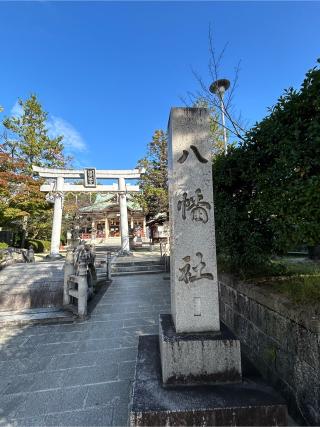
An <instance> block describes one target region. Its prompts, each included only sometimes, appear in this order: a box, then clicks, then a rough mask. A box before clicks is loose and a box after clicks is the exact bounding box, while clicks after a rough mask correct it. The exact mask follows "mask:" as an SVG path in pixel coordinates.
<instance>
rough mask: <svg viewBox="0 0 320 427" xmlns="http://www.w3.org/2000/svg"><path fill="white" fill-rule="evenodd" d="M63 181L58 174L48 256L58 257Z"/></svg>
mask: <svg viewBox="0 0 320 427" xmlns="http://www.w3.org/2000/svg"><path fill="white" fill-rule="evenodd" d="M63 183H64V179H63V177H61V176H58V177H57V191H56V193H55V194H54V207H53V223H52V232H51V249H50V257H52V258H58V257H60V255H59V248H60V236H61V225H62V209H63Z"/></svg>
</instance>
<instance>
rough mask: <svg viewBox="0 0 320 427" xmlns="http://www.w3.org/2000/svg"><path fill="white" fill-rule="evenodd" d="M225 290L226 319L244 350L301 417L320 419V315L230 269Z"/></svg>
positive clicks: (310, 422) (222, 291)
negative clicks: (237, 277) (243, 279)
mask: <svg viewBox="0 0 320 427" xmlns="http://www.w3.org/2000/svg"><path fill="white" fill-rule="evenodd" d="M219 290H220V315H221V320H222V321H223V322H224V323H225V324H226V325H227V326H228V327H229V328H230V329H231V330H232V331H233V332H234V333H235V334H236V335H237V337H238V338H239V339H240V340H241V347H242V351H243V352H244V353H245V354H246V355H247V356H248V358H249V359H250V360H251V362H253V363H254V365H255V366H256V367H257V368H258V369H259V371H260V372H261V374H262V375H263V376H264V377H265V378H266V379H267V380H268V381H269V382H270V383H272V384H273V386H274V387H275V388H276V389H278V390H279V391H280V392H281V393H282V395H283V396H284V397H285V398H286V399H287V402H288V408H289V412H290V413H291V414H292V416H293V417H294V418H295V419H296V420H297V421H298V422H300V423H302V424H306V425H320V328H319V319H318V320H317V319H316V318H315V317H314V316H313V315H312V313H308V312H304V311H302V310H300V311H299V310H297V307H295V306H293V305H292V304H291V303H290V302H289V301H288V300H287V299H285V298H284V297H281V296H278V295H272V294H270V293H269V292H266V291H264V290H263V289H261V288H259V287H258V286H256V285H254V284H248V283H243V282H237V281H236V280H234V279H233V278H232V277H230V276H228V275H220V277H219Z"/></svg>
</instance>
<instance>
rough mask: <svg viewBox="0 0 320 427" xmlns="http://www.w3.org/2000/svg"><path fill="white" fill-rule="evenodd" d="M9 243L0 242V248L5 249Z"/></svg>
mask: <svg viewBox="0 0 320 427" xmlns="http://www.w3.org/2000/svg"><path fill="white" fill-rule="evenodd" d="M8 246H9V245H8V244H7V243H5V242H0V249H7V247H8Z"/></svg>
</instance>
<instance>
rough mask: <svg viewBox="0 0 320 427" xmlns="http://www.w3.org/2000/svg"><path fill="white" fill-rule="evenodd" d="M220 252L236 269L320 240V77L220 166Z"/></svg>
mask: <svg viewBox="0 0 320 427" xmlns="http://www.w3.org/2000/svg"><path fill="white" fill-rule="evenodd" d="M213 181H214V195H215V206H216V208H215V216H216V230H217V249H218V253H219V256H220V257H222V258H223V259H224V260H225V261H226V262H228V263H229V264H230V267H231V268H232V269H234V270H238V271H239V270H242V271H247V270H248V269H252V268H255V267H257V266H261V265H265V264H267V263H268V260H269V259H270V257H271V256H272V255H274V254H283V253H285V252H286V251H288V249H290V248H292V247H295V246H296V245H298V244H301V243H305V244H308V245H310V246H312V245H315V244H317V243H318V242H319V241H320V70H319V68H318V67H316V68H314V69H312V70H310V71H309V72H308V73H307V74H306V78H305V80H304V82H303V84H302V87H301V89H300V90H299V91H295V90H293V89H289V90H286V91H285V93H284V95H283V96H281V97H280V99H279V100H278V103H277V104H276V105H275V106H274V107H273V108H272V109H271V110H270V114H269V116H267V117H266V118H265V119H263V120H262V121H261V122H260V123H257V124H256V125H255V126H254V127H253V128H252V129H251V130H250V131H249V132H248V133H247V134H246V136H245V141H244V142H242V143H241V144H240V145H239V146H237V147H231V148H230V150H229V152H228V154H227V155H226V156H222V155H221V156H219V157H217V158H216V159H215V160H214V163H213Z"/></svg>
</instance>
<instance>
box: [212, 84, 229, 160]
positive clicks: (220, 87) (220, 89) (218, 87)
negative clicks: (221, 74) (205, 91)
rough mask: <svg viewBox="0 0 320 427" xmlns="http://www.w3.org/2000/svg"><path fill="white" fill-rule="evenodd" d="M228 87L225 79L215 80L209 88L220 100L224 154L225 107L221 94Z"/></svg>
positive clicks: (225, 138)
mask: <svg viewBox="0 0 320 427" xmlns="http://www.w3.org/2000/svg"><path fill="white" fill-rule="evenodd" d="M229 87H230V81H229V80H227V79H220V80H216V81H215V82H213V83H212V85H211V86H210V88H209V90H210V92H211V93H214V94H216V95H217V96H218V98H219V100H220V108H221V119H222V127H223V141H224V154H227V144H228V141H227V130H226V126H225V108H224V102H223V96H224V94H225V91H226V90H228V89H229Z"/></svg>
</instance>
